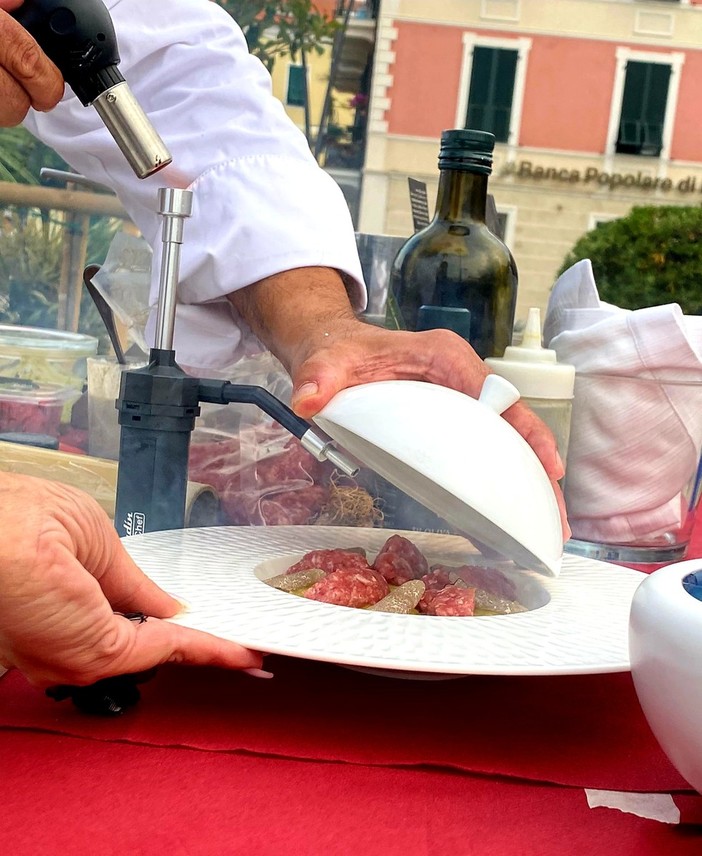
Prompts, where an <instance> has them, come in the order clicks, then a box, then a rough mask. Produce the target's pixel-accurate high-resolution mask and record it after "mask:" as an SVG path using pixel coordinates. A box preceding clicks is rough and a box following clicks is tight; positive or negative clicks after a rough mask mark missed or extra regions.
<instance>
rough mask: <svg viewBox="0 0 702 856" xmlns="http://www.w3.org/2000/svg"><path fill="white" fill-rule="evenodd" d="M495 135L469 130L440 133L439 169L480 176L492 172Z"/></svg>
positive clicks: (457, 129)
mask: <svg viewBox="0 0 702 856" xmlns="http://www.w3.org/2000/svg"><path fill="white" fill-rule="evenodd" d="M494 148H495V135H494V134H490V133H488V132H487V131H473V130H471V129H469V128H452V129H450V130H448V131H442V133H441V149H440V151H439V169H467V170H470V172H477V173H480V174H481V175H490V173H491V172H492V152H493V150H494Z"/></svg>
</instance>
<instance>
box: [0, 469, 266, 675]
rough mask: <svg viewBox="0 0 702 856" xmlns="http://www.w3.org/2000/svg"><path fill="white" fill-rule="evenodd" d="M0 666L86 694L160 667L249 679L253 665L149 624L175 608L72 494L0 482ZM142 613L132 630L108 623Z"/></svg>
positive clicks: (123, 622)
mask: <svg viewBox="0 0 702 856" xmlns="http://www.w3.org/2000/svg"><path fill="white" fill-rule="evenodd" d="M0 538H1V539H2V540H0V665H3V666H5V667H8V668H12V667H14V668H17V669H19V670H20V671H21V672H23V673H24V675H25V676H26V677H27V678H28V679H29V680H30V681H31V682H32V683H33V684H35V685H36V686H39V687H47V686H51V685H53V684H70V685H86V684H91V683H94V682H95V681H97V680H100V679H102V678H105V677H109V676H112V675H119V674H131V673H138V672H143V671H146V670H148V669H150V668H152V667H153V666H157V665H159V664H161V663H188V664H192V665H213V666H224V667H227V668H233V669H254V670H257V669H258V668H259V667H260V666H261V659H262V658H261V655H260V654H258V653H255V652H253V651H249V650H247V649H246V648H242V647H241V646H240V645H236V644H234V643H233V642H225V641H223V640H219V639H217V638H215V637H214V636H210V635H209V634H207V633H201V632H199V631H197V630H189V629H187V628H185V627H180V626H178V625H175V624H170V623H169V622H166V621H159V618H167V617H169V616H172V615H175V614H176V613H177V612H178V611H179V610H180V604H179V603H178V601H176V600H175V599H174V598H172V597H171V596H170V595H168V594H166V593H165V592H164V591H162V590H161V589H160V588H158V586H157V585H156V584H155V583H153V582H151V580H149V579H148V578H147V577H146V576H145V575H144V574H143V573H142V572H141V571H140V570H139V568H137V566H136V565H135V564H134V562H133V561H132V559H131V558H130V557H129V555H128V553H127V551H126V550H125V549H124V547H123V546H122V544H121V543H120V540H119V538H118V536H117V533H116V532H115V530H114V528H113V527H112V524H111V522H110V520H109V518H108V517H107V515H106V514H105V513H104V512H103V511H102V509H101V508H100V506H99V505H98V504H97V503H96V502H95V501H94V500H93V499H91V498H90V497H89V496H87V495H86V494H84V493H82V492H81V491H78V490H75V489H74V488H69V487H66V486H64V485H59V484H55V483H52V482H48V481H43V480H41V479H35V478H30V477H28V476H18V475H11V474H9V473H0ZM115 611H116V612H143V613H145V614H146V615H148V616H154V617H150V618H148V620H147V621H145V622H144V623H142V624H137V623H135V622H132V621H129V620H127V619H126V618H124V617H122V616H120V615H115Z"/></svg>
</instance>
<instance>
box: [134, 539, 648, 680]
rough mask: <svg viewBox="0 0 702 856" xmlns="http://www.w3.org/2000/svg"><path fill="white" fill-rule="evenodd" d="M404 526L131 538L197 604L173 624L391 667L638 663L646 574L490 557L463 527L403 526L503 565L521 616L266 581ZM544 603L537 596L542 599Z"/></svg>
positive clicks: (546, 668)
mask: <svg viewBox="0 0 702 856" xmlns="http://www.w3.org/2000/svg"><path fill="white" fill-rule="evenodd" d="M395 532H396V530H390V529H354V528H346V527H333V526H329V527H327V526H269V527H243V526H242V527H237V526H233V527H213V528H208V529H182V530H172V531H167V532H152V533H149V534H147V535H139V536H134V537H131V538H124V539H123V543H124V545H125V547H126V548H127V549H128V551H129V552H130V554H131V555H132V556H133V558H134V559H135V561H136V562H137V564H139V566H140V567H141V568H143V570H144V571H145V572H146V573H147V574H148V575H149V576H150V577H151V578H152V579H154V580H155V581H156V582H157V583H158V584H159V585H160V586H161V587H162V588H164V589H166V591H168V592H170V593H171V594H173V595H174V596H175V597H178V598H180V599H182V600H183V601H184V602H185V603H186V604H187V605H188V609H187V611H185V612H184V613H182V614H181V615H179V616H176V617H175V618H173V619H171V621H173V622H174V623H176V624H182V625H184V626H186V627H192V628H195V629H197V630H204V631H207V632H208V633H213V634H214V635H215V636H219V637H221V638H223V639H229V640H232V641H235V642H239V643H240V644H242V645H245V646H247V647H249V648H253V649H256V650H258V651H263V652H266V653H271V654H285V655H289V656H293V657H299V658H303V659H310V660H321V661H325V662H331V663H339V664H341V665H346V666H354V667H363V668H365V669H369V670H373V671H376V672H377V671H380V672H386V671H387V670H390V671H393V672H395V671H396V672H401V673H405V674H404V676H405V677H410V674H408V673H416V674H415V675H414V676H416V677H419V676H425V675H446V676H449V675H573V674H594V673H601V672H622V671H628V670H629V653H628V626H629V608H630V605H631V601H632V598H633V595H634V592H635V591H636V589H637V587H638V586H639V584H640V583H641V581H642V580H643V579H645V578H646V574H643V573H641V572H639V571H634V570H631V569H629V568H623V567H620V566H617V565H610V564H607V563H606V562H599V561H596V560H593V559H586V558H583V557H581V556H569V555H566V556H564V558H563V567H562V570H561V574H560V576H559V577H557V578H551V577H544V576H543V575H542V574H540V573H538V572H536V571H525V570H517V569H516V568H515V567H514V566H513V565H511V563H499V564H497V565H496V564H495V563H494V562H489V561H488V560H485V559H482V557H480V556H479V555H478V554H476V553H475V551H474V549H473V547H472V546H471V544H470V542H468V541H466V540H465V539H464V538H462V537H459V536H456V535H437V534H433V533H427V532H402V531H401V532H399V533H398V534H400V535H404V536H406V537H408V538H410V540H412V541H413V542H414V543H415V544H416V545H417V546H418V547H419V549H420V550H422V552H423V553H424V554H425V555H426V556H427V558H428V559H429V560H430V562H432V563H433V562H442V561H443V562H446V563H447V564H454V565H459V564H464V563H466V562H470V563H474V564H484V565H489V566H497V567H499V568H500V570H502V571H503V572H504V573H507V574H508V575H509V576H511V578H512V579H514V580H515V581H516V582H517V585H518V587H519V590H520V596H521V597H524V598H526V599H527V600H528V603H529V605H536V606H537V608H535V609H531V610H530V611H529V612H523V613H517V614H515V615H494V616H480V617H475V616H474V617H469V618H446V617H437V616H428V615H391V614H388V613H381V612H368V611H366V610H361V609H349V608H346V607H340V606H333V605H331V604H327V603H317V602H315V601H310V600H305V599H304V598H300V597H295V596H294V595H290V594H287V593H285V592H281V591H278V590H276V589H273V588H271V587H270V586H268V585H266V584H265V583H264V582H262V581H261V579H260V578H259V577H260V576H264V575H268V576H270V575H272V574H273V573H274V572H275V568H277V566H278V564H279V563H278V562H277V560H279V559H281V561H282V564H283V565H286V564H287V563H288V560H289V564H292V563H293V562H294V561H296V560H297V559H298V558H299V557H300V556H301V555H302V554H303V553H306V552H308V551H309V550H315V549H326V548H331V547H341V548H343V547H364V548H365V549H366V550H368V552H369V554H370V555H372V554H374V553H375V552H377V550H379V549H380V547H381V546H382V545H383V544H384V543H385V541H386V539H387V538H389V537H390V535H392V534H395ZM538 604H540V605H538Z"/></svg>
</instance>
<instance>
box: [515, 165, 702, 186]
mask: <svg viewBox="0 0 702 856" xmlns="http://www.w3.org/2000/svg"><path fill="white" fill-rule="evenodd" d="M499 174H500V176H505V177H506V176H515V177H516V178H522V179H531V180H533V181H556V182H560V183H561V184H570V185H574V184H581V185H584V186H588V187H590V188H592V189H595V188H598V187H606V188H607V189H608V190H618V189H625V190H645V191H650V190H660V191H663V192H664V193H669V192H671V191H677V192H678V193H702V178H701V180H700V182H699V187H698V182H697V176H694V175H686V176H685V178H681V179H678V180H676V181H673V179H670V178H658V177H657V176H651V175H646V174H645V173H643V172H641V171H639V172H605V171H604V170H601V169H599V168H598V167H595V166H589V167H587V168H586V169H570V168H569V167H551V166H539V165H538V164H535V163H533V162H532V161H529V160H521V161H509V162H508V163H506V164H504V166H503V167H502V169H501V170H500V173H499Z"/></svg>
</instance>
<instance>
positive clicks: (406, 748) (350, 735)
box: [0, 526, 702, 856]
mask: <svg viewBox="0 0 702 856" xmlns="http://www.w3.org/2000/svg"><path fill="white" fill-rule="evenodd" d="M698 529H699V536H698V537H697V538H696V543H695V547H694V548H693V552H695V551H696V554H700V553H702V549H698V545H699V547H702V526H701V527H698ZM268 663H269V667H270V668H271V669H272V670H273V671H274V672H275V673H276V677H275V679H274V680H272V681H256V680H254V679H252V678H249V677H247V676H244V675H240V674H236V673H226V672H217V671H213V670H189V669H185V668H176V667H171V668H162V669H161V670H160V671H159V673H158V674H157V676H156V678H155V679H154V680H153V681H151V682H150V683H148V684H146V685H144V686H143V688H142V690H143V700H142V702H141V704H140V705H139V706H138V708H137V709H136V710H135V711H133V712H132V713H130V714H128V715H126V716H124V717H122V718H120V719H116V720H101V719H94V718H90V717H86V716H83V715H81V714H79V713H78V712H77V711H76V710H74V709H73V708H72V706H71V705H70V704H68V703H61V704H57V703H55V702H51V701H49V700H47V699H46V698H44V696H43V695H42V694H40V693H38V692H36V691H35V690H33V689H32V688H30V687H29V686H28V685H27V684H26V682H25V681H24V680H23V679H22V678H21V676H19V675H18V674H10V675H8V676H6V677H5V678H3V679H2V680H1V681H0V753H1V754H0V759H1V760H0V806H1V807H2V813H0V853H8V854H12V856H15V854H16V855H17V856H24V854H27V856H29V854H32V856H34V854H44V853H46V854H54V853H59V852H70V853H71V854H103V853H105V854H110V853H113V852H114V853H118V852H119V853H130V854H131V853H168V854H180V853H183V854H185V853H187V854H196V853H202V854H220V853H222V854H229V853H234V854H239V853H241V854H247V856H248V854H251V855H252V856H256V854H266V856H267V854H271V856H273V854H281V853H300V854H310V855H311V856H312V855H313V856H316V854H320V856H321V854H332V856H334V855H335V854H346V853H348V854H351V853H354V854H355V853H357V852H359V851H362V852H363V853H364V856H376V854H377V856H393V854H396V853H397V854H400V853H402V854H403V856H406V855H407V856H414V854H418V856H423V854H432V856H433V854H436V856H438V855H439V854H453V853H456V854H463V853H466V854H473V853H475V854H490V856H503V854H504V856H513V854H520V856H522V854H526V855H527V856H530V854H535V856H536V854H539V856H561V854H566V855H567V856H577V854H588V856H589V854H600V853H605V852H607V853H609V852H612V853H616V854H618V856H619V854H636V856H649V855H650V856H659V854H666V856H667V854H673V856H677V854H680V856H687V854H693V853H695V854H699V853H700V852H702V826H694V825H692V824H687V825H679V826H676V825H668V824H662V823H658V822H656V821H652V820H644V819H642V818H638V817H635V816H633V815H629V814H623V813H621V812H619V811H616V810H611V809H605V808H597V809H590V808H589V807H588V805H587V801H586V797H585V792H584V790H583V789H584V788H597V789H605V790H628V791H644V792H650V791H660V792H666V793H669V792H674V793H675V795H676V800H677V802H678V804H679V805H680V807H681V808H682V809H683V820H695V819H696V820H698V821H699V820H700V819H702V817H697V818H695V817H694V814H693V813H694V811H695V810H696V809H698V808H699V800H700V798H699V797H695V796H693V794H692V793H691V792H690V791H689V789H688V786H687V785H686V783H685V782H684V781H683V780H682V779H681V777H680V776H679V775H678V773H677V772H676V771H675V770H674V769H673V767H672V766H671V765H670V763H669V762H668V761H667V759H666V758H665V756H664V755H663V753H662V752H661V750H660V749H659V747H658V746H657V744H656V742H655V740H654V738H653V736H652V734H651V732H650V730H649V729H648V726H647V724H646V722H645V720H644V718H643V715H642V713H641V710H640V708H639V706H638V703H637V701H636V697H635V694H634V691H633V687H632V683H631V679H630V676H629V675H600V676H597V675H590V676H581V677H554V678H486V677H469V678H464V679H459V680H449V681H443V682H415V681H400V680H393V679H389V678H379V677H375V676H372V675H366V674H359V673H357V672H353V671H350V670H347V669H343V668H341V667H336V666H331V665H328V664H321V663H309V662H304V661H296V660H291V659H285V658H278V657H271V658H269V660H268Z"/></svg>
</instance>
